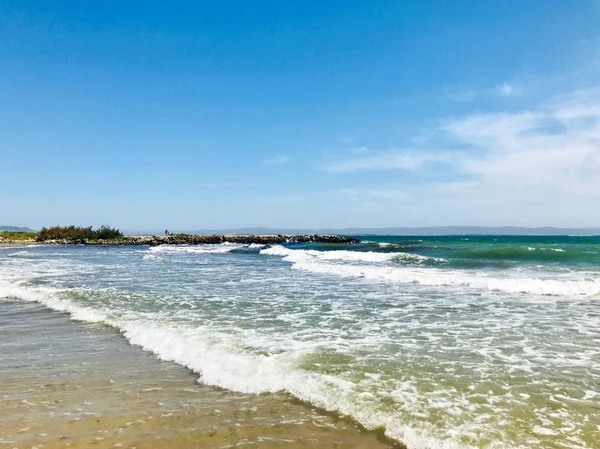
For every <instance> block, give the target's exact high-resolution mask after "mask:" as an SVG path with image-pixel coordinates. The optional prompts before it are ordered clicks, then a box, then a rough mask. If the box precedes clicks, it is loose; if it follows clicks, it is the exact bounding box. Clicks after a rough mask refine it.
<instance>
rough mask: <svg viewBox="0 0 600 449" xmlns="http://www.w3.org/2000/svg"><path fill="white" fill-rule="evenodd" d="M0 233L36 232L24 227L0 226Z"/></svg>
mask: <svg viewBox="0 0 600 449" xmlns="http://www.w3.org/2000/svg"><path fill="white" fill-rule="evenodd" d="M2 231H11V232H36V231H35V230H33V229H31V228H26V227H24V226H0V232H2Z"/></svg>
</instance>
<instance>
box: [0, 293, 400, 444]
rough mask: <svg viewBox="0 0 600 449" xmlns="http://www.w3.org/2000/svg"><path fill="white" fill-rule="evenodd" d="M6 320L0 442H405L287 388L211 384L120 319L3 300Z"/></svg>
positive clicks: (0, 317)
mask: <svg viewBox="0 0 600 449" xmlns="http://www.w3.org/2000/svg"><path fill="white" fill-rule="evenodd" d="M0 322H1V323H2V329H0V334H1V335H2V337H3V338H2V340H0V346H3V345H7V348H8V349H7V351H6V353H7V354H6V360H5V362H6V363H5V366H3V367H0V373H2V376H0V379H1V380H0V386H1V387H2V390H3V392H4V396H3V397H2V398H0V413H1V414H2V415H3V416H4V419H3V421H4V424H5V425H4V426H3V429H1V430H0V443H2V444H8V445H11V447H32V446H37V447H42V446H43V447H45V448H47V449H53V448H59V447H65V446H69V447H72V448H78V447H81V448H83V447H88V446H89V445H94V446H95V447H98V448H109V447H124V448H126V447H129V448H134V447H135V448H146V447H147V448H151V447H152V448H161V447H164V448H172V447H174V448H181V449H183V448H196V447H197V448H205V447H206V448H224V447H234V446H238V445H253V446H258V447H263V448H279V447H287V448H303V449H309V448H310V449H320V448H332V449H333V448H340V447H348V448H365V449H385V448H387V449H392V448H404V447H405V446H403V445H402V444H401V443H398V442H396V441H393V440H390V439H389V438H387V437H385V436H384V435H382V434H381V432H378V431H377V430H373V431H371V430H366V429H365V428H364V427H362V426H361V425H360V424H358V423H356V422H355V421H354V420H352V419H350V418H348V417H345V416H342V415H339V414H336V413H331V412H327V411H325V410H323V409H320V408H318V407H315V406H313V405H312V404H308V403H305V402H302V401H300V400H298V399H296V398H294V397H293V396H291V395H289V394H286V393H270V394H261V395H252V394H244V393H237V392H234V391H229V390H225V389H222V388H217V387H211V386H208V385H204V384H202V383H201V382H200V381H199V380H198V374H196V373H194V372H193V371H191V370H189V369H188V368H186V367H183V366H181V365H178V364H176V363H173V362H165V361H163V360H160V359H158V358H156V357H155V356H154V355H153V354H152V353H150V352H147V351H144V350H142V349H141V348H139V347H137V346H134V345H131V344H130V343H129V342H128V341H127V340H126V339H124V338H122V336H121V335H120V333H119V332H118V331H116V330H115V329H114V328H111V327H109V326H105V325H98V324H90V323H85V322H77V321H74V320H73V319H72V318H71V317H70V316H69V315H68V314H65V313H61V312H56V311H53V310H51V309H48V308H46V307H44V306H43V305H41V304H38V303H28V302H21V301H16V300H2V301H0ZM41 335H43V337H41ZM25 349H26V351H25V352H23V351H24V350H25ZM49 350H51V351H50V352H49Z"/></svg>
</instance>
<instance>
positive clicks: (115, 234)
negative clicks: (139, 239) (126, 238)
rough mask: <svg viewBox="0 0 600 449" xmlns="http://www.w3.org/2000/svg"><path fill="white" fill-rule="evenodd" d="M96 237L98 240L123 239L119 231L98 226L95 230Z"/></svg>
mask: <svg viewBox="0 0 600 449" xmlns="http://www.w3.org/2000/svg"><path fill="white" fill-rule="evenodd" d="M96 235H97V238H98V239H100V240H109V239H120V238H123V233H122V232H121V231H119V230H118V229H114V228H111V227H110V226H106V225H102V226H100V228H99V229H97V230H96Z"/></svg>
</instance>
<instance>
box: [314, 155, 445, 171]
mask: <svg viewBox="0 0 600 449" xmlns="http://www.w3.org/2000/svg"><path fill="white" fill-rule="evenodd" d="M366 152H367V151H364V152H363V153H366ZM449 157H450V155H448V154H446V153H443V152H441V153H440V152H438V153H433V152H429V153H425V152H423V153H420V152H418V151H414V150H398V149H393V150H389V151H386V152H378V153H374V154H372V155H371V154H370V155H368V156H362V157H356V158H353V159H341V160H336V161H334V162H330V163H328V164H325V165H323V166H321V169H322V170H325V171H328V172H332V173H345V172H355V171H359V170H397V169H403V170H410V171H415V170H418V169H420V168H421V166H422V165H423V164H424V163H426V162H434V161H438V162H445V161H447V160H448V158H449Z"/></svg>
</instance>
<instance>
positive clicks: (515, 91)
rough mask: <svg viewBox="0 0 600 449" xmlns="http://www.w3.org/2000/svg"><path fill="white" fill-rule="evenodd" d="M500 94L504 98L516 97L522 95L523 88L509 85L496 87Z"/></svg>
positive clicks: (504, 84)
mask: <svg viewBox="0 0 600 449" xmlns="http://www.w3.org/2000/svg"><path fill="white" fill-rule="evenodd" d="M496 91H497V92H498V94H500V95H502V96H503V97H514V96H517V95H520V94H521V88H520V87H518V86H514V85H512V84H508V83H506V82H505V83H502V84H500V85H499V86H497V87H496Z"/></svg>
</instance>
